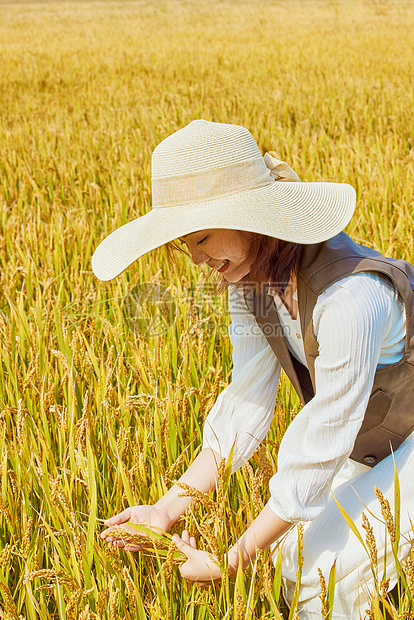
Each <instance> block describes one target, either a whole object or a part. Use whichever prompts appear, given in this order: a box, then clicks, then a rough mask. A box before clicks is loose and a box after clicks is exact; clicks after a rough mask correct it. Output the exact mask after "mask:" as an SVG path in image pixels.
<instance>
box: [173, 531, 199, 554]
mask: <svg viewBox="0 0 414 620" xmlns="http://www.w3.org/2000/svg"><path fill="white" fill-rule="evenodd" d="M184 531H185V532H186V537H187V536H189V534H188V532H187V531H186V530H184ZM183 534H184V532H183ZM183 538H184V537H183ZM183 538H181V537H180V536H179V535H178V534H174V536H173V537H172V540H173V542H174V543H175V545H176V547H177V549H179V551H182V552H183V553H184V555H186V556H187V558H190V557H191V553H192V551H194V549H195V548H194V547H193V546H192V545H190V541H189V542H186V541H185V540H184V539H183ZM194 542H195V540H194Z"/></svg>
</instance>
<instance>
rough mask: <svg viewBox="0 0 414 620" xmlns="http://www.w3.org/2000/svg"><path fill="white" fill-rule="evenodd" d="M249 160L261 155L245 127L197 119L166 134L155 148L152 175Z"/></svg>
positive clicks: (159, 175) (182, 172)
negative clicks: (169, 134)
mask: <svg viewBox="0 0 414 620" xmlns="http://www.w3.org/2000/svg"><path fill="white" fill-rule="evenodd" d="M252 159H262V155H261V153H260V150H259V148H258V146H257V144H256V142H255V141H254V139H253V136H252V135H251V133H250V131H249V130H248V129H246V128H245V127H240V126H239V125H229V124H226V123H214V122H211V121H206V120H203V119H200V120H195V121H192V122H191V123H189V124H188V125H186V126H185V127H183V128H182V129H180V130H179V131H176V132H175V133H173V134H172V135H171V136H168V138H165V140H163V141H162V142H161V143H160V144H159V145H158V146H157V147H156V148H155V149H154V152H153V155H152V166H151V173H152V174H151V176H152V179H153V180H154V179H159V178H163V177H171V176H177V175H185V174H192V173H195V172H201V171H207V170H214V169H217V168H224V167H226V166H231V165H235V164H238V163H241V162H243V161H248V160H252ZM263 165H264V167H265V164H264V162H263Z"/></svg>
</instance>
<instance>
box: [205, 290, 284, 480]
mask: <svg viewBox="0 0 414 620" xmlns="http://www.w3.org/2000/svg"><path fill="white" fill-rule="evenodd" d="M229 306H230V314H231V319H232V323H231V325H230V327H229V334H230V340H231V343H232V345H233V373H232V381H231V383H230V384H229V385H228V386H227V387H226V388H225V389H224V390H223V391H222V392H221V394H220V395H219V397H218V398H217V401H216V403H215V405H214V406H213V408H212V409H211V411H210V413H209V414H208V416H207V418H206V421H205V423H204V432H203V448H212V449H213V450H215V451H216V452H218V453H219V454H221V455H222V456H224V457H226V458H227V457H228V456H229V454H230V452H231V449H232V447H233V444H235V449H234V456H233V471H236V470H237V469H239V467H241V466H242V465H243V464H244V462H245V461H246V460H248V459H249V458H250V457H251V455H252V454H253V452H254V451H255V450H256V448H257V446H258V445H259V444H260V443H261V441H263V439H264V437H265V436H266V434H267V432H268V430H269V427H270V424H271V422H272V418H273V413H274V409H275V402H276V394H277V388H278V383H279V376H280V364H279V362H278V361H277V359H276V356H275V354H274V352H273V349H272V348H271V346H270V345H269V344H268V343H267V340H266V338H265V337H264V336H263V334H262V332H261V330H260V328H259V326H258V324H257V323H256V319H255V318H254V316H253V315H252V314H251V312H250V311H249V309H248V308H247V306H246V302H245V300H244V296H243V292H242V291H241V290H240V289H238V288H237V287H230V289H229Z"/></svg>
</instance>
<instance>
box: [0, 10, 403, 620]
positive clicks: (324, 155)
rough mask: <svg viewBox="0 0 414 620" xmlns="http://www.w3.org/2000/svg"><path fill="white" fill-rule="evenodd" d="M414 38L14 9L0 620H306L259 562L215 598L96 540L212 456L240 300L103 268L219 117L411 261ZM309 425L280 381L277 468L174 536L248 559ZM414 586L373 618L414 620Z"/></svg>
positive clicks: (179, 276) (306, 23) (181, 280)
mask: <svg viewBox="0 0 414 620" xmlns="http://www.w3.org/2000/svg"><path fill="white" fill-rule="evenodd" d="M413 32H414V4H413V2H411V1H407V2H406V1H404V0H395V1H392V0H389V1H387V0H365V1H364V0H343V1H340V0H330V1H329V0H326V1H322V0H321V1H314V0H302V1H299V0H273V1H271V0H261V2H258V1H255V0H239V1H236V0H233V1H231V0H223V1H210V2H209V1H207V0H198V1H196V0H194V1H184V0H165V1H162V0H153V1H151V2H150V1H140V0H128V1H127V0H120V1H117V0H108V1H103V0H101V1H93V0H91V1H79V2H75V1H67V2H61V1H59V2H54V1H46V0H45V1H44V2H4V1H3V0H1V1H0V218H1V220H0V265H1V267H0V291H1V292H0V333H1V348H0V361H1V364H0V437H1V440H0V441H1V443H0V476H1V495H0V604H1V607H0V617H1V618H4V619H8V620H18V619H21V618H23V619H28V620H35V619H38V618H40V619H42V620H43V619H45V620H46V619H52V618H53V619H57V618H59V619H60V618H62V619H64V620H65V619H67V620H74V619H78V618H79V619H81V620H89V619H92V618H96V619H102V620H114V619H116V618H123V619H124V618H125V619H127V620H128V619H135V618H137V619H141V618H142V619H144V618H150V619H151V620H160V619H163V620H164V619H173V618H188V619H200V620H204V619H206V620H207V619H220V620H221V619H224V618H226V619H234V620H241V619H242V618H243V619H244V618H245V619H256V618H257V619H259V618H261V619H265V618H268V619H270V618H282V617H285V618H287V617H288V615H289V618H290V619H292V620H293V619H294V618H298V617H299V616H298V612H297V609H296V605H294V606H293V607H292V609H291V610H290V612H289V610H288V609H287V608H286V607H284V606H283V604H282V602H281V599H280V562H279V563H278V565H277V568H276V569H275V568H274V567H273V565H272V564H271V563H270V561H269V558H268V555H267V554H264V556H263V557H259V559H258V561H257V563H256V564H255V565H254V566H253V567H250V568H249V569H248V570H247V571H246V572H245V573H244V574H239V575H238V577H237V579H236V580H229V579H228V578H225V579H224V581H223V584H222V585H221V586H220V587H219V586H217V587H216V588H213V589H200V588H198V587H197V586H192V585H190V584H189V583H188V582H183V581H181V579H180V576H179V573H178V571H177V569H176V567H174V558H173V555H172V549H171V548H170V547H169V546H168V541H167V542H166V544H164V543H163V541H161V542H159V543H157V547H156V549H154V551H153V552H150V551H148V552H145V553H139V554H131V553H128V552H125V551H122V550H121V551H119V550H111V549H110V548H109V547H107V546H105V544H104V543H103V541H101V539H100V538H99V533H100V532H101V531H102V529H103V525H102V520H103V519H105V518H107V517H109V516H111V515H113V514H115V513H117V512H119V511H120V510H121V509H123V508H125V507H127V506H128V505H130V504H137V503H152V502H155V501H156V500H157V499H158V498H159V497H160V496H161V495H162V494H163V493H164V491H165V490H166V489H167V488H169V486H170V485H171V484H172V481H174V480H176V479H177V478H178V477H179V476H180V475H181V473H182V472H183V471H184V470H185V469H186V467H187V466H188V465H189V463H190V462H191V460H192V459H193V457H194V456H195V454H196V453H197V452H198V451H199V450H200V446H201V437H202V427H203V421H204V419H205V417H206V415H207V413H208V411H209V409H210V408H211V406H212V404H213V402H214V400H215V398H216V396H217V394H218V392H219V391H220V390H221V389H222V388H223V387H224V386H225V385H226V384H227V382H228V381H229V378H230V373H231V357H230V354H231V351H230V344H229V339H228V336H227V334H226V326H227V325H228V322H229V317H228V313H227V307H226V300H225V297H223V296H222V297H220V296H219V295H218V294H216V293H215V292H214V291H212V290H211V287H210V282H209V281H207V282H206V280H205V275H206V274H203V273H201V272H200V271H199V270H198V269H197V268H195V267H193V266H192V265H191V264H190V262H189V260H188V258H187V257H185V256H181V255H180V256H178V257H177V263H176V264H175V265H173V264H171V263H168V262H167V260H166V257H165V254H163V253H162V252H158V253H156V254H155V253H154V254H151V255H149V256H147V257H145V258H144V259H142V260H141V261H138V262H137V263H136V264H134V265H133V266H132V267H131V268H130V269H129V270H128V271H127V272H125V273H124V274H123V275H122V276H121V277H119V278H118V279H116V280H115V281H113V282H109V283H101V282H99V281H97V280H96V279H95V278H94V276H93V274H92V271H91V264H90V261H91V255H92V253H93V250H94V248H95V247H96V246H97V244H98V243H99V241H100V240H101V239H102V238H103V237H104V236H105V235H107V234H108V233H109V232H111V231H112V230H114V229H115V228H116V227H118V226H120V225H121V224H123V223H125V222H127V221H128V220H130V219H131V218H134V217H136V216H138V215H140V214H143V213H145V212H146V211H147V210H148V209H149V208H150V202H151V184H150V157H151V151H152V149H153V148H154V147H155V145H156V144H157V143H158V142H159V141H161V140H162V139H163V138H165V137H166V136H167V135H169V134H170V133H172V132H173V131H175V130H177V129H179V128H181V127H182V126H184V125H185V124H187V123H188V122H189V121H190V120H192V119H194V118H206V119H208V120H214V121H221V122H231V123H238V124H241V125H244V126H246V127H248V128H249V129H250V130H251V132H252V134H253V136H254V137H255V138H256V140H257V142H258V144H259V146H260V148H261V149H263V151H265V150H274V151H276V152H277V153H278V154H279V156H280V158H282V159H286V160H287V161H288V162H289V163H290V164H291V165H292V167H293V168H294V169H295V170H296V171H297V172H298V174H299V176H300V177H301V179H302V180H305V181H319V180H325V181H345V182H348V183H351V184H352V185H354V186H355V187H356V189H357V193H358V206H357V211H356V215H355V217H354V219H353V220H352V222H351V224H350V225H349V227H348V229H347V231H348V232H349V234H350V235H351V236H352V237H353V238H354V239H356V240H359V241H361V242H363V243H365V244H368V245H371V246H373V247H375V248H377V249H379V250H380V251H382V252H384V253H386V254H387V255H389V256H398V257H400V258H405V259H407V260H410V261H412V262H413V261H414V247H413V236H412V231H413V230H414V221H413V211H414V209H413V205H414V183H413V178H414V114H413V110H414V92H413V88H414V86H413V85H414V38H413ZM140 295H141V297H140ZM157 295H158V296H159V297H160V296H161V297H162V300H161V301H160V300H159V299H157ZM142 296H144V297H145V298H146V299H147V300H148V304H147V306H144V305H143V304H141V305H138V306H137V301H140V300H141V301H142ZM154 334H157V335H156V336H154ZM297 410H298V401H297V398H296V396H295V395H294V394H293V393H291V391H290V387H289V385H288V384H287V383H285V382H284V381H282V383H281V386H280V393H279V400H278V406H277V409H276V411H275V417H274V424H273V426H272V429H271V431H270V433H269V436H268V438H267V440H266V441H265V443H264V444H263V449H262V450H260V451H259V452H258V453H257V454H256V455H255V456H254V457H253V458H252V459H251V462H250V464H248V465H246V466H245V467H244V468H243V470H241V471H239V472H237V473H236V474H235V475H234V476H233V478H232V479H231V480H230V481H229V480H228V477H227V476H225V475H224V474H223V476H222V477H221V482H220V488H219V492H218V493H217V494H216V495H212V496H211V497H210V498H203V499H202V501H201V502H195V504H194V506H193V509H192V511H191V512H189V513H188V514H187V515H185V516H184V517H183V519H182V520H181V523H179V524H178V525H177V529H179V530H180V531H181V529H182V528H183V526H184V525H186V526H187V527H188V528H189V529H190V530H191V532H192V533H195V534H197V535H198V538H199V542H200V544H201V546H202V547H203V548H206V549H211V550H212V551H217V549H218V550H219V551H220V550H222V547H223V545H224V544H225V541H226V540H227V541H228V545H230V544H233V542H234V541H235V540H236V539H237V537H238V536H239V535H240V534H241V533H242V532H243V531H244V529H245V527H246V525H247V524H248V522H249V521H250V520H252V519H253V518H254V516H255V515H256V514H257V511H258V510H260V508H261V506H263V503H264V502H266V498H267V495H266V493H267V491H266V483H267V481H268V479H269V476H270V475H271V474H272V472H273V471H274V469H275V463H276V456H277V448H278V444H279V442H280V439H281V437H282V435H283V431H284V429H285V428H286V425H287V424H288V423H289V421H290V419H291V417H292V416H293V415H294V414H295V413H296V412H297ZM396 516H397V515H396ZM397 518H398V516H397ZM361 535H362V536H363V537H364V536H365V533H361ZM223 541H224V542H223ZM411 568H412V565H411ZM410 574H411V577H410ZM413 575H414V571H411V573H410V566H406V567H403V568H401V583H402V587H401V590H400V593H399V596H398V597H397V600H393V601H391V600H390V599H387V598H386V596H385V592H384V591H383V589H382V590H378V592H377V593H376V594H374V599H373V601H372V611H371V612H370V613H371V616H370V617H372V618H375V620H378V618H383V617H385V616H384V614H385V608H386V609H387V610H388V614H389V616H390V617H392V618H407V617H411V618H412V617H413V614H414V607H413V605H412V603H411V601H412V596H414V577H413ZM324 577H325V581H326V587H328V585H327V584H328V579H329V575H325V576H324ZM298 578H300V575H299V576H298ZM321 588H322V590H323V584H321ZM330 596H332V593H331V592H328V593H327V594H326V597H328V598H329V597H330ZM322 598H323V596H322ZM384 601H385V603H384ZM325 603H326V600H325ZM323 604H324V601H321V618H322V617H324V618H328V617H329V615H327V612H326V609H327V605H326V604H325V607H323ZM384 605H385V606H384ZM370 606H371V601H367V609H369V608H370ZM299 608H300V604H299ZM410 614H411V615H410Z"/></svg>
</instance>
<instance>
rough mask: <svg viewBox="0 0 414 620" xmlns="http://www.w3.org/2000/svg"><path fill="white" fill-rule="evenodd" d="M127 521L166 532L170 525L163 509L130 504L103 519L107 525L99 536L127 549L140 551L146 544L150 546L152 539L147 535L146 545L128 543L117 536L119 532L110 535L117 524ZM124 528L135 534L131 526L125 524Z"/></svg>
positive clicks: (169, 519)
mask: <svg viewBox="0 0 414 620" xmlns="http://www.w3.org/2000/svg"><path fill="white" fill-rule="evenodd" d="M127 521H132V522H133V523H139V524H140V525H145V527H147V528H149V529H153V530H156V531H159V530H161V531H163V532H167V531H168V530H169V529H170V527H171V525H172V521H171V517H170V516H169V515H168V514H167V513H166V512H165V511H164V510H161V509H160V508H157V507H156V506H145V505H144V506H132V507H131V508H127V509H126V510H124V511H123V512H120V513H119V514H117V515H115V516H114V517H111V518H110V519H106V521H104V523H105V525H107V526H109V527H108V529H106V530H104V531H103V532H102V533H101V538H105V540H106V542H108V543H112V544H114V545H117V546H118V547H127V548H128V551H140V550H141V549H145V548H146V547H147V546H148V547H152V541H151V538H149V537H148V545H144V544H140V545H128V543H126V542H125V541H123V540H122V538H120V537H119V534H118V535H117V536H113V535H111V533H113V530H114V529H115V528H116V527H117V526H119V525H122V524H123V523H125V522H127ZM125 529H126V530H128V531H129V532H131V534H137V531H136V530H134V529H133V528H128V526H125Z"/></svg>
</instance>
